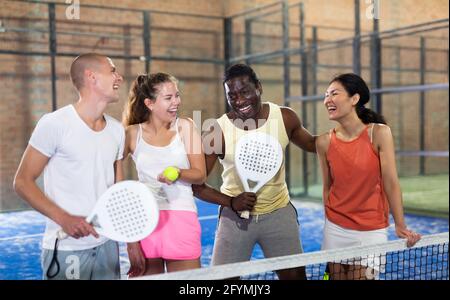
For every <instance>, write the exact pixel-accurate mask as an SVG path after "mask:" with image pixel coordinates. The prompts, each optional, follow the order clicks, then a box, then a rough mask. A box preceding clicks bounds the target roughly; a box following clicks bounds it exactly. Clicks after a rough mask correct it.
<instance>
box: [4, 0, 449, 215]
mask: <svg viewBox="0 0 450 300" xmlns="http://www.w3.org/2000/svg"><path fill="white" fill-rule="evenodd" d="M0 1H1V10H0V21H2V23H3V25H4V26H6V27H8V28H17V29H24V28H35V29H36V28H37V29H42V30H40V31H39V30H37V31H35V32H14V31H13V32H11V31H8V32H6V33H0V49H2V50H6V49H8V50H20V51H40V52H47V51H48V38H49V37H48V33H46V32H44V31H45V30H47V29H48V9H47V5H45V4H37V3H18V2H10V1H5V0H0ZM81 3H82V4H93V5H105V6H114V7H121V8H125V7H128V8H132V9H153V10H158V11H163V12H167V13H168V14H151V26H152V31H151V39H152V54H153V55H158V56H175V57H194V58H211V59H222V58H223V36H222V20H221V19H206V18H196V17H188V16H179V15H176V14H174V13H191V14H199V15H207V16H219V17H223V16H229V15H232V14H235V13H237V12H241V11H243V10H247V9H251V8H254V7H256V6H260V5H265V4H269V3H273V0H246V1H242V0H221V1H220V0H164V1H160V0H154V1H132V0H124V1H106V0H89V1H88V0H82V1H81ZM294 3H297V1H289V4H294ZM303 3H304V6H305V22H306V24H307V25H308V27H307V31H306V34H307V39H308V41H310V40H311V27H310V25H318V26H322V27H320V28H319V32H318V33H319V39H320V40H321V41H325V40H334V39H337V38H342V37H350V36H352V32H351V29H352V28H353V15H354V13H353V3H354V1H353V0H335V1H330V0H304V1H303ZM56 7H57V8H56V19H57V25H56V26H57V30H58V32H62V33H64V34H58V36H57V40H58V51H61V52H67V53H84V52H92V51H95V52H99V53H104V54H108V55H132V56H139V55H143V49H144V48H143V44H142V32H143V28H142V20H143V18H142V14H141V13H139V12H130V11H125V10H124V9H122V10H107V9H97V8H83V7H82V8H81V11H80V20H67V19H66V17H65V12H66V6H64V5H63V6H59V5H58V6H56ZM279 7H280V6H278V7H275V8H271V9H268V10H263V11H262V12H269V11H271V10H273V9H279ZM366 9H367V7H366V4H365V1H361V13H362V15H361V26H362V30H363V31H370V30H371V28H372V23H371V21H370V20H367V19H366V18H365V11H366ZM298 15H299V14H298V9H296V8H292V9H291V10H290V21H291V22H294V23H295V22H297V23H298ZM380 17H381V21H380V29H381V30H387V29H393V28H397V27H401V26H407V25H411V24H416V23H420V22H427V21H430V20H434V19H441V18H448V1H446V0H431V1H418V0H398V1H382V6H381V15H380ZM281 21H282V19H281V15H280V14H279V13H273V14H272V15H271V16H268V17H265V18H263V19H262V20H261V22H260V23H255V24H254V26H253V28H252V33H253V36H254V37H253V39H254V44H253V53H256V52H262V51H271V50H278V49H280V48H281V46H282V44H281V39H280V35H281V33H282V30H281V26H280V25H279V24H278V25H277V24H275V23H276V22H279V23H280V22H281ZM324 26H329V27H339V28H346V29H347V30H334V29H330V28H328V27H324ZM244 28H245V27H244V18H243V17H240V18H236V19H235V21H234V22H233V29H234V35H233V38H234V50H235V55H241V54H244V53H245V52H244V51H245V47H244V45H245V44H244V40H243V34H244ZM348 29H350V30H348ZM73 32H83V33H88V34H92V33H94V34H97V35H98V34H100V35H101V36H94V35H90V36H89V35H75V34H72V33H73ZM298 34H299V30H298V26H295V25H291V27H290V37H291V38H290V43H291V46H292V47H296V46H298V43H299V38H298ZM436 35H441V36H446V38H447V39H448V30H447V31H444V30H443V31H440V32H437V33H436ZM123 36H125V37H126V39H123V38H118V37H123ZM444 42H445V41H444ZM444 42H443V41H439V40H437V41H430V42H429V43H435V44H430V45H429V46H430V47H435V48H436V47H442V44H443V43H444ZM447 43H448V40H447ZM388 44H389V45H394V46H398V45H401V46H414V47H416V48H417V47H418V44H417V38H415V39H414V38H410V39H405V40H400V39H397V40H396V39H394V40H392V41H391V42H389V43H388ZM444 48H446V49H447V51H448V45H447V46H445V47H444ZM396 51H397V52H396ZM446 54H447V55H448V52H446V53H445V52H428V53H427V62H428V64H429V67H430V68H431V69H440V70H448V69H447V67H446V66H448V57H447V55H446ZM72 59H73V57H57V59H56V70H57V78H58V80H57V102H58V107H62V106H64V105H67V104H69V103H73V102H74V101H76V99H77V95H76V93H75V90H74V89H73V88H72V86H71V83H70V81H69V76H68V70H69V67H70V63H71V61H72ZM291 59H292V63H298V62H299V58H298V57H296V56H293V57H292V58H291ZM113 60H114V62H115V64H116V65H117V67H118V70H119V72H121V73H122V74H123V76H124V78H125V82H124V84H123V85H122V89H121V92H120V96H121V97H120V98H121V101H120V103H118V104H116V105H113V106H111V107H110V108H109V109H108V113H109V114H111V115H112V116H114V117H116V118H118V119H120V118H121V115H122V110H123V107H124V103H125V101H126V99H127V94H128V90H129V87H130V85H131V82H132V81H133V79H134V78H135V77H136V75H137V74H140V73H143V72H144V71H145V67H144V63H143V62H142V61H139V60H124V59H113ZM319 60H320V63H321V64H336V63H338V64H347V65H350V64H351V61H352V52H351V47H347V48H343V49H336V50H330V51H324V52H321V53H320V54H319ZM362 61H363V65H365V66H369V62H370V61H369V48H368V47H367V46H363V48H362ZM270 62H272V63H278V64H281V62H282V61H281V60H280V59H274V60H271V61H270ZM383 65H384V66H397V67H402V68H418V54H417V51H416V50H414V49H412V50H401V51H400V50H395V49H393V50H392V49H387V48H386V49H384V50H383ZM254 67H255V70H256V71H257V73H258V75H259V76H260V78H261V80H262V82H263V87H264V97H263V99H264V100H269V101H273V102H276V103H279V104H282V103H283V81H282V78H283V70H282V67H281V66H277V67H275V66H267V65H266V66H265V65H255V66H254ZM150 68H151V71H152V72H156V71H165V72H169V73H172V74H173V75H175V76H176V77H177V78H178V79H179V80H180V89H181V92H182V101H183V103H182V109H181V115H184V116H189V117H192V111H193V110H200V111H201V112H202V118H203V120H205V119H208V118H213V117H217V116H220V115H221V114H222V113H223V112H224V101H223V98H224V96H223V91H222V87H221V84H220V82H221V75H222V72H223V67H222V66H221V65H217V64H209V63H197V62H179V61H165V60H155V61H152V62H151V64H150ZM342 71H350V70H346V69H345V68H344V69H339V68H336V69H323V68H322V69H319V71H318V73H317V77H318V80H319V82H320V85H319V87H318V89H319V90H318V92H319V93H322V92H323V90H324V89H326V82H328V80H329V79H330V78H331V77H332V76H333V75H334V74H336V73H338V72H342ZM369 74H370V73H369V70H367V69H365V70H364V71H363V76H364V77H365V78H366V79H368V80H369ZM291 76H292V79H291V80H292V87H291V94H293V95H298V94H300V85H299V82H300V72H299V69H298V68H296V67H292V68H291ZM437 82H448V73H445V72H444V73H442V72H441V73H430V74H429V75H427V83H437ZM417 83H418V73H417V72H415V73H414V72H411V73H406V72H404V73H392V72H391V73H389V72H386V73H383V84H385V85H403V84H417ZM427 95H429V96H427V112H429V113H430V117H429V118H428V119H427V125H426V126H427V141H426V143H427V149H429V150H443V149H448V119H447V117H448V102H447V100H448V92H442V91H441V92H433V93H429V94H427ZM391 98H392V99H391ZM428 98H430V99H428ZM443 98H444V99H447V100H446V101H441V100H442V99H443ZM417 99H418V95H417V94H403V95H396V96H386V97H385V98H384V100H383V101H384V105H385V107H389V109H387V110H386V113H385V114H386V117H387V118H388V121H390V124H391V126H392V127H393V132H394V135H395V137H396V145H398V146H399V147H401V149H410V148H417V143H418V134H417V132H418V131H417V130H418V129H417V103H418V102H417V101H418V100H417ZM314 105H315V106H316V108H317V112H318V127H317V132H316V133H320V132H324V131H325V130H327V129H328V128H330V127H331V126H333V123H331V122H329V121H328V120H327V119H326V114H325V111H324V109H323V107H322V105H321V103H317V104H314ZM294 108H295V109H296V110H297V111H298V112H299V114H300V113H301V111H300V108H299V106H298V105H294ZM49 111H51V72H50V59H49V57H48V56H19V55H9V54H0V158H1V161H0V211H1V210H12V209H20V208H23V207H25V204H24V202H23V201H21V200H20V199H19V198H18V197H17V196H16V195H15V193H14V192H13V190H12V180H13V177H14V173H15V171H16V169H17V166H18V164H19V161H20V158H21V155H22V153H23V150H24V149H25V147H26V145H27V141H28V138H29V136H30V134H31V132H32V130H33V128H34V126H35V124H36V122H37V120H38V119H39V118H40V117H41V116H42V115H43V114H44V113H46V112H49ZM442 112H444V113H442ZM445 112H446V113H445ZM311 113H312V106H310V107H309V108H308V115H309V116H310V114H311ZM305 126H307V128H310V127H311V126H312V125H311V119H310V118H309V120H308V122H306V123H305ZM293 151H294V155H293V163H292V166H293V168H292V169H293V171H292V173H291V175H292V176H293V177H294V178H297V181H299V182H300V179H301V172H300V169H301V158H300V153H301V152H300V151H297V150H293ZM295 151H297V152H295ZM310 159H314V156H312V155H311V156H310ZM446 161H447V164H443V163H442V159H427V172H429V173H436V172H448V159H447V160H446ZM399 164H400V166H401V167H400V168H399V169H400V171H401V172H403V174H404V175H408V174H415V173H417V170H418V160H417V159H415V158H408V159H399ZM127 170H128V173H129V174H130V176H132V174H133V171H132V170H133V166H132V165H131V164H129V165H127ZM215 175H216V176H212V177H211V179H210V183H212V184H213V185H216V184H217V183H218V177H217V172H216V174H215Z"/></svg>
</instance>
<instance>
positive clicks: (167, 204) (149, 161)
mask: <svg viewBox="0 0 450 300" xmlns="http://www.w3.org/2000/svg"><path fill="white" fill-rule="evenodd" d="M175 128H176V131H177V132H176V134H175V136H174V138H173V139H172V141H171V142H170V144H169V145H167V146H164V147H159V146H153V145H150V144H148V143H147V142H145V141H144V139H143V138H142V125H141V124H139V130H138V134H137V138H136V149H135V150H134V152H133V154H132V155H131V157H132V158H133V161H134V163H135V164H136V169H137V173H138V178H139V181H140V182H143V183H145V184H146V185H147V186H148V187H150V188H151V189H152V190H153V195H154V196H155V198H156V200H157V201H158V205H159V209H160V210H187V211H193V212H197V206H196V205H195V200H194V195H193V192H192V185H191V184H190V183H187V182H184V181H181V180H177V181H175V183H173V184H171V185H168V184H165V183H162V182H159V181H157V178H158V174H161V173H162V172H163V171H164V169H165V168H167V167H169V166H175V167H177V168H179V169H189V168H190V163H189V159H188V156H187V153H186V150H185V147H184V144H183V141H182V140H181V137H180V134H179V132H178V119H177V120H176V123H175Z"/></svg>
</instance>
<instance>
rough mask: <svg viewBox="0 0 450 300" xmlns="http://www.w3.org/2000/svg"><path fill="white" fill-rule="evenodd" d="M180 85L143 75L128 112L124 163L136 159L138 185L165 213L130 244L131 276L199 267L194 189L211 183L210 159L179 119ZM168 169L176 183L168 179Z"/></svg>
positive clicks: (188, 125) (170, 79)
mask: <svg viewBox="0 0 450 300" xmlns="http://www.w3.org/2000/svg"><path fill="white" fill-rule="evenodd" d="M177 83H178V81H177V80H176V79H175V77H173V76H172V75H169V74H166V73H156V74H148V75H147V74H144V75H139V76H138V77H137V79H136V80H135V81H134V83H133V85H132V87H131V90H130V95H129V98H128V102H127V107H126V110H125V115H124V124H125V125H126V126H127V128H126V138H125V152H124V158H126V157H127V156H128V154H130V155H131V157H132V158H133V161H134V163H135V166H136V170H137V173H138V177H139V181H141V182H144V183H146V184H147V185H148V186H149V187H150V188H151V189H153V190H154V191H153V194H154V195H155V197H156V198H157V201H158V205H159V209H160V214H159V223H158V226H157V227H156V229H155V230H154V231H153V232H152V233H151V234H150V235H149V236H148V237H147V238H145V239H144V240H142V241H140V243H130V244H128V249H127V250H128V256H129V258H130V264H131V267H130V270H129V272H128V274H129V275H130V276H132V277H134V276H140V275H150V274H155V273H164V271H165V270H167V271H168V272H172V271H180V270H187V269H193V268H200V256H201V228H200V223H199V221H198V217H197V207H196V204H195V201H194V195H193V192H192V184H202V183H204V182H205V180H206V166H205V157H204V154H203V149H202V141H201V136H200V134H199V133H198V132H197V130H196V128H195V125H194V122H193V121H192V120H191V119H188V118H179V117H178V109H179V106H180V104H181V97H180V92H179V91H178V86H177ZM169 166H171V167H174V168H175V170H176V173H178V176H176V178H174V177H171V176H166V175H165V174H164V170H165V169H166V168H167V167H169ZM167 177H171V178H167Z"/></svg>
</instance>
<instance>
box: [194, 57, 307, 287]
mask: <svg viewBox="0 0 450 300" xmlns="http://www.w3.org/2000/svg"><path fill="white" fill-rule="evenodd" d="M224 77H225V78H224V80H223V86H224V90H225V95H226V98H227V100H228V104H229V106H230V108H231V110H230V112H229V113H226V114H224V115H223V116H222V117H220V118H219V119H217V120H216V123H215V124H214V126H212V127H211V128H212V129H211V130H210V131H208V132H207V133H206V134H205V135H204V148H205V149H204V151H205V154H206V169H207V172H208V174H209V173H210V172H211V170H212V168H213V167H214V164H215V163H216V161H217V160H218V159H219V161H220V163H221V164H222V166H223V172H222V180H223V183H222V186H221V187H220V192H219V191H217V190H215V189H213V188H211V187H209V186H207V185H206V184H203V185H197V186H193V189H194V193H195V196H197V197H198V198H200V199H202V200H205V201H208V202H212V203H216V204H219V205H221V210H220V216H219V224H218V226H217V231H216V237H215V241H214V250H213V257H212V265H222V264H228V263H235V262H243V261H248V260H250V257H251V254H252V251H253V247H254V246H255V244H259V245H260V246H261V248H262V251H263V253H264V256H265V257H277V256H284V255H291V254H298V253H302V252H303V250H302V245H301V242H300V238H299V224H298V221H297V211H296V209H295V207H294V206H293V205H292V204H291V202H290V197H289V191H288V189H287V185H286V181H285V166H284V159H283V163H282V166H281V168H280V170H279V171H278V173H277V174H276V175H275V176H274V177H273V178H272V179H271V180H270V181H269V182H267V183H266V184H265V185H264V186H263V187H262V188H261V189H260V190H259V191H258V192H257V193H256V194H255V193H249V192H245V191H244V188H243V185H242V183H241V182H240V180H239V176H238V174H237V172H236V166H235V162H234V152H235V147H236V143H237V141H238V140H239V138H240V137H242V136H244V135H246V134H247V133H248V132H261V133H265V134H269V135H272V136H273V137H274V138H276V139H277V140H278V141H279V142H280V144H281V146H282V149H283V153H284V150H285V149H286V146H287V145H288V144H289V143H290V142H292V143H294V144H295V145H296V146H298V147H300V148H302V149H303V150H306V151H309V152H315V151H316V147H315V137H314V136H312V135H311V134H310V133H309V132H308V131H307V130H306V129H305V128H304V127H303V126H302V124H301V122H300V120H299V118H298V116H297V115H296V113H295V112H294V111H293V110H292V109H290V108H288V107H280V106H278V105H276V104H273V103H270V102H261V95H262V92H263V91H262V85H261V82H260V81H259V79H258V78H257V76H256V74H255V72H254V71H253V69H252V68H250V67H249V66H247V65H244V64H236V65H233V66H231V67H230V68H228V69H227V70H226V71H225V76H224ZM283 156H284V154H283ZM245 210H249V211H250V218H249V219H243V218H241V217H240V211H245ZM277 274H278V277H279V278H280V279H306V274H305V270H304V268H294V269H288V270H280V271H278V272H277Z"/></svg>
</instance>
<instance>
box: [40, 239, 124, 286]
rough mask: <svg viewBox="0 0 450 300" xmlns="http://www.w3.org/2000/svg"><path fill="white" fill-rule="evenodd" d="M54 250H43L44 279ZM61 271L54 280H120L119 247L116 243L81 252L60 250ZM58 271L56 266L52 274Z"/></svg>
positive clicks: (110, 242)
mask: <svg viewBox="0 0 450 300" xmlns="http://www.w3.org/2000/svg"><path fill="white" fill-rule="evenodd" d="M52 257H53V250H47V249H43V250H42V254H41V265H42V273H43V279H47V280H48V279H50V278H48V277H47V270H48V268H49V266H50V262H51V261H52ZM58 262H59V265H60V270H59V273H58V275H56V276H55V277H53V278H51V279H53V280H67V279H82V280H90V279H93V280H96V279H97V280H110V279H120V262H119V245H118V244H117V243H116V242H114V241H107V242H106V243H104V244H102V245H100V246H98V247H95V248H91V249H86V250H79V251H61V250H58ZM55 270H56V266H55V264H54V265H53V266H52V270H51V272H50V273H54V272H55Z"/></svg>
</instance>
